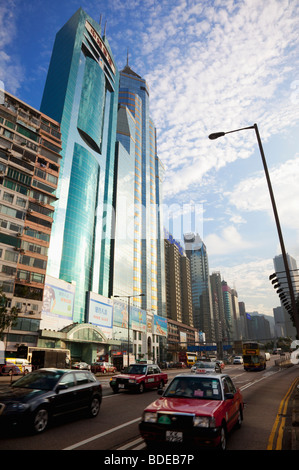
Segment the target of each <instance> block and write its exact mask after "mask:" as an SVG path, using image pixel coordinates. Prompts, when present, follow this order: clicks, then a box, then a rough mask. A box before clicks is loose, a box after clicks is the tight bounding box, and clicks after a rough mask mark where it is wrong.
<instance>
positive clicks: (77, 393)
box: [0, 368, 102, 433]
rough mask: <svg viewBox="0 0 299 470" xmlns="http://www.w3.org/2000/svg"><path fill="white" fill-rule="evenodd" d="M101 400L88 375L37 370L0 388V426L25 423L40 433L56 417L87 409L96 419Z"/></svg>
mask: <svg viewBox="0 0 299 470" xmlns="http://www.w3.org/2000/svg"><path fill="white" fill-rule="evenodd" d="M101 401H102V386H101V384H100V383H99V382H98V381H97V379H96V378H95V376H94V375H93V374H92V373H91V372H89V371H86V370H76V371H75V370H70V369H62V370H60V369H54V368H53V369H38V370H36V371H34V372H31V373H30V374H28V375H25V376H24V377H22V378H20V379H19V380H16V382H14V383H13V384H12V385H11V386H7V387H3V388H1V389H0V426H2V425H8V424H13V425H18V424H27V426H29V428H30V429H31V430H32V431H33V432H34V433H41V432H42V431H44V430H45V429H46V427H47V426H48V423H49V419H50V418H52V417H54V416H56V415H61V414H66V413H73V412H75V411H77V410H79V409H86V410H87V411H88V415H89V416H90V417H96V416H97V415H98V413H99V409H100V405H101Z"/></svg>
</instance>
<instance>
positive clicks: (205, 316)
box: [184, 233, 215, 342]
mask: <svg viewBox="0 0 299 470" xmlns="http://www.w3.org/2000/svg"><path fill="white" fill-rule="evenodd" d="M184 241H185V251H186V255H187V257H188V258H189V259H190V264H191V279H192V300H193V322H194V327H195V328H198V329H199V330H201V331H202V332H203V333H205V335H206V341H207V342H211V341H215V326H214V314H213V306H212V296H211V285H210V275H209V262H208V253H207V249H206V246H205V244H204V243H203V241H202V240H201V238H200V236H199V235H198V234H195V233H187V234H185V235H184Z"/></svg>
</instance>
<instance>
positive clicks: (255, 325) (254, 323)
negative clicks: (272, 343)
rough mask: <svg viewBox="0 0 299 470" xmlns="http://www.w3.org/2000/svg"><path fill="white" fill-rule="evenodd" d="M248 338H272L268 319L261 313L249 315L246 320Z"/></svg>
mask: <svg viewBox="0 0 299 470" xmlns="http://www.w3.org/2000/svg"><path fill="white" fill-rule="evenodd" d="M248 334H249V338H250V339H254V340H259V341H267V340H270V339H271V338H272V336H271V329H270V323H269V321H268V320H267V319H266V318H265V317H264V316H263V315H259V314H257V315H251V317H250V320H249V321H248Z"/></svg>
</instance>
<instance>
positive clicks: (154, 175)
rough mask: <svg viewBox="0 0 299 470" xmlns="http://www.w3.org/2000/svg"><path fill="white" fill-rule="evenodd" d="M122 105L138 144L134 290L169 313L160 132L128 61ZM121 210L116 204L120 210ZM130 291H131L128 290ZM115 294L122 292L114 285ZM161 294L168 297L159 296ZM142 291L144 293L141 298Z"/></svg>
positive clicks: (146, 303) (134, 149)
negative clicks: (158, 138) (159, 151)
mask: <svg viewBox="0 0 299 470" xmlns="http://www.w3.org/2000/svg"><path fill="white" fill-rule="evenodd" d="M119 105H120V107H123V108H126V109H127V111H126V115H127V116H129V113H130V119H129V120H128V118H127V117H126V118H124V114H125V112H124V111H123V112H122V114H121V115H122V118H124V119H126V120H127V122H128V125H127V133H131V135H132V136H133V137H132V139H134V144H135V146H134V145H133V142H132V146H131V149H130V152H131V155H132V156H133V157H134V167H135V173H134V227H133V228H134V232H133V233H134V237H133V241H134V245H133V250H134V257H133V259H134V276H133V293H134V294H136V297H135V298H134V301H135V303H136V305H137V306H138V304H139V305H140V306H142V308H143V309H147V310H149V311H152V312H154V313H156V314H159V315H161V316H165V294H164V293H163V291H164V292H165V278H164V275H163V272H164V253H163V244H162V241H161V235H162V227H161V224H162V218H160V212H159V211H160V204H161V200H160V190H161V179H162V178H163V167H162V166H161V164H160V162H159V159H158V157H157V146H156V131H155V127H154V124H153V121H152V119H151V118H150V115H149V90H148V86H147V83H146V81H145V80H144V79H143V78H141V77H140V76H139V75H138V74H137V73H135V72H134V71H133V70H132V69H131V68H130V67H129V65H128V63H127V65H126V66H125V68H124V69H123V70H122V71H121V72H120V86H119ZM129 124H130V126H131V127H129ZM118 139H119V140H120V142H121V143H122V144H123V145H124V146H126V145H128V144H126V143H125V141H124V140H125V138H124V136H123V137H122V136H121V135H120V132H118ZM117 211H118V209H117V207H116V213H117ZM117 214H118V213H117ZM117 217H118V215H117ZM162 236H163V235H162ZM162 240H163V239H162ZM115 268H116V265H115ZM126 290H127V293H128V289H126ZM113 293H117V294H118V292H115V290H114V288H113ZM161 293H162V295H163V296H164V298H163V297H159V294H160V295H161ZM140 294H143V295H144V296H143V297H137V295H140Z"/></svg>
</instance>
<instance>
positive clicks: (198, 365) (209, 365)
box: [195, 362, 215, 369]
mask: <svg viewBox="0 0 299 470" xmlns="http://www.w3.org/2000/svg"><path fill="white" fill-rule="evenodd" d="M195 367H196V368H197V369H213V368H214V367H215V362H196V364H195Z"/></svg>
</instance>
